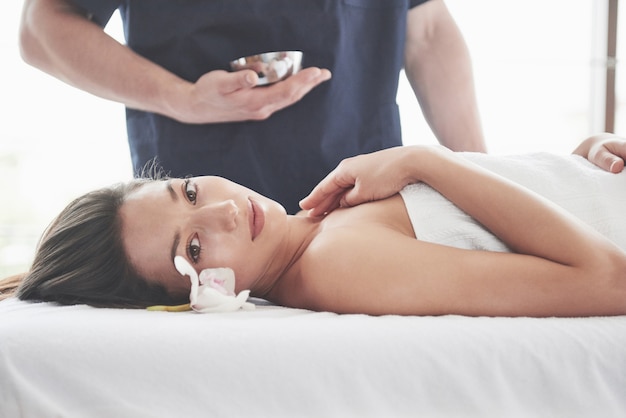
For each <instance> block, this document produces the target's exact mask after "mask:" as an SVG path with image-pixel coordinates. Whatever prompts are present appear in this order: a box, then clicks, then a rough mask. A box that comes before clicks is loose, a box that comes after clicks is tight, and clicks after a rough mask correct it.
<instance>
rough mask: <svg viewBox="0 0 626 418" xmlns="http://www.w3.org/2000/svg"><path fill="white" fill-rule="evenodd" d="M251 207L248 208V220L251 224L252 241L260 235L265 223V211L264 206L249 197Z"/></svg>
mask: <svg viewBox="0 0 626 418" xmlns="http://www.w3.org/2000/svg"><path fill="white" fill-rule="evenodd" d="M248 203H249V209H250V210H248V222H249V224H250V236H251V237H252V241H254V240H255V239H256V237H258V236H259V234H260V233H261V231H262V230H263V226H264V225H265V213H264V212H263V208H262V207H261V206H260V205H259V204H258V203H257V202H255V201H254V200H252V198H248Z"/></svg>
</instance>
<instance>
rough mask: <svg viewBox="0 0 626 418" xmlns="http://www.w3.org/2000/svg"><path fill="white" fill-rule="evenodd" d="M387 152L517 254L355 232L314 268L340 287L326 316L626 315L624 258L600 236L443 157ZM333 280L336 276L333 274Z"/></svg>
mask: <svg viewBox="0 0 626 418" xmlns="http://www.w3.org/2000/svg"><path fill="white" fill-rule="evenodd" d="M387 151H388V152H389V153H399V152H401V153H402V154H399V155H396V156H395V157H397V158H390V159H394V160H395V161H400V163H399V164H400V166H401V167H404V168H405V169H406V170H405V172H406V173H410V174H407V175H408V177H409V179H410V182H418V181H421V182H425V183H427V184H429V185H430V186H431V187H433V188H434V189H436V190H437V191H439V192H440V193H441V194H442V195H444V196H445V197H446V198H448V199H449V200H450V201H452V202H453V203H454V204H455V205H457V206H458V207H459V208H460V209H462V210H463V211H465V212H466V213H468V214H469V215H470V216H472V217H473V218H474V219H476V220H477V221H478V222H480V223H481V224H482V225H483V226H485V227H486V228H487V229H489V230H490V231H491V232H492V233H493V234H494V235H496V236H497V237H498V238H500V239H501V240H502V241H503V242H504V243H505V244H507V245H508V246H509V248H511V249H512V251H513V253H496V252H486V251H468V250H459V249H454V248H450V247H445V246H441V245H436V244H430V243H425V242H420V241H419V240H413V239H411V238H410V237H405V236H403V235H401V234H398V233H395V232H393V233H392V232H390V231H389V230H386V229H384V228H381V227H379V228H378V229H374V228H375V227H374V226H370V227H369V228H370V229H371V230H368V229H366V228H367V227H366V226H364V227H363V228H360V229H358V231H353V232H351V234H353V235H354V236H348V234H344V235H342V236H341V237H333V244H332V245H331V244H329V245H327V246H326V248H332V251H334V252H338V253H337V254H335V255H334V256H333V257H328V260H330V261H329V263H326V264H325V265H323V266H322V265H320V266H319V267H317V268H322V269H324V268H325V269H328V271H326V272H325V274H323V275H322V276H328V277H332V278H333V279H329V280H336V278H337V277H341V278H342V280H341V281H337V282H338V283H334V284H331V283H326V284H325V286H328V287H329V288H330V289H333V290H332V292H331V294H329V295H325V296H324V297H321V298H320V300H323V301H324V303H328V304H329V306H327V307H324V308H325V309H329V308H334V309H335V310H341V309H343V308H344V307H346V306H349V309H353V310H354V311H358V310H359V309H369V310H368V312H369V313H384V312H385V310H387V311H389V310H390V309H392V310H394V312H396V313H405V314H406V313H415V314H427V313H433V314H442V313H461V314H469V315H532V316H545V315H604V314H623V313H626V255H625V254H624V252H623V251H621V250H620V249H619V248H617V247H616V246H615V245H614V244H613V243H611V242H610V241H609V240H607V239H605V238H604V237H603V236H601V235H600V234H599V233H597V232H596V231H595V230H593V229H592V228H590V227H587V226H586V225H584V224H583V223H581V222H580V221H578V220H577V219H576V218H574V217H573V216H571V215H570V214H569V213H567V212H565V211H563V210H561V209H560V208H559V207H557V206H555V205H553V204H552V203H550V202H548V201H546V200H545V199H543V198H542V197H540V196H538V195H536V194H534V193H533V192H531V191H528V190H526V189H524V188H522V187H520V186H519V185H517V184H515V183H512V182H510V181H508V180H506V179H504V178H502V177H499V176H497V175H495V174H493V173H491V172H489V171H487V170H484V169H482V168H480V167H478V166H476V165H474V164H472V163H470V162H469V161H467V160H465V159H463V157H461V156H460V155H456V154H454V153H452V152H450V151H448V150H446V149H444V148H432V147H410V149H404V150H400V149H398V148H396V149H391V150H386V151H385V152H387ZM407 161H411V164H409V163H407ZM408 167H411V168H408ZM355 229H357V228H355ZM418 238H419V237H418ZM321 247H322V248H324V246H321ZM341 248H346V250H345V251H343V252H341ZM321 264H324V263H321ZM311 268H313V269H315V268H316V267H315V266H311ZM305 270H306V269H305ZM336 270H338V273H339V274H331V273H333V271H336ZM344 278H345V280H344ZM322 280H323V279H322ZM321 292H323V289H322V290H321ZM350 292H353V293H354V294H353V295H352V296H351V297H352V298H353V299H352V301H351V302H345V301H342V299H341V297H340V295H343V294H344V293H350ZM361 292H362V294H361ZM368 295H369V296H368ZM343 296H346V297H347V296H348V295H343ZM372 298H374V299H376V300H378V301H379V302H376V303H374V302H372ZM378 303H380V305H377V304H378ZM368 306H369V307H368ZM372 306H374V307H376V309H375V310H372Z"/></svg>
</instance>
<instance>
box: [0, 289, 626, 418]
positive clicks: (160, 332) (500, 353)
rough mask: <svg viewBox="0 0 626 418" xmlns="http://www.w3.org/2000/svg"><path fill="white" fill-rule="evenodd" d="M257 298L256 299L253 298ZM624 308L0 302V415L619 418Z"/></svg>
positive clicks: (625, 391) (624, 366)
mask: <svg viewBox="0 0 626 418" xmlns="http://www.w3.org/2000/svg"><path fill="white" fill-rule="evenodd" d="M257 302H258V301H257ZM625 347H626V316H622V317H597V318H582V319H567V318H547V319H533V318H486V317H479V318H470V317H462V316H441V317H402V316H393V315H389V316H381V317H373V316H367V315H336V314H333V313H327V312H311V311H306V310H298V309H289V308H282V307H275V306H267V305H260V306H257V309H255V310H252V311H238V312H230V313H215V314H210V315H201V314H197V313H194V312H177V313H172V312H149V311H144V310H130V309H129V310H125V309H97V308H91V307H87V306H84V305H79V306H65V307H62V306H56V305H54V304H50V303H29V302H23V301H19V300H17V299H7V300H5V301H3V302H0V416H2V417H17V416H20V417H38V418H46V417H81V418H85V417H87V418H88V417H106V418H109V417H133V418H141V417H165V416H186V417H246V416H250V417H252V416H253V417H273V418H280V417H315V418H319V417H342V418H345V417H416V416H424V417H463V418H467V417H480V418H485V417H569V418H576V417H603V418H611V417H624V416H626V350H625Z"/></svg>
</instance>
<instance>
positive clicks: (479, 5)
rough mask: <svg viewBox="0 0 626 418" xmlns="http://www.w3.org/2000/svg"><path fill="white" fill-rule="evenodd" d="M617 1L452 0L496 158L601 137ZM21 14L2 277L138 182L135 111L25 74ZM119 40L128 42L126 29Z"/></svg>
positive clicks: (8, 52)
mask: <svg viewBox="0 0 626 418" xmlns="http://www.w3.org/2000/svg"><path fill="white" fill-rule="evenodd" d="M605 1H606V0H576V1H571V0H526V1H524V2H518V1H512V0H508V1H502V0H472V1H468V0H447V2H446V3H447V4H448V7H449V8H450V10H451V12H452V14H453V15H454V17H455V19H456V20H457V23H458V24H459V26H460V27H461V30H462V32H463V33H464V35H465V38H466V40H467V42H468V45H469V47H470V52H471V55H472V58H473V62H474V72H475V79H476V89H477V94H478V101H479V108H480V111H481V115H482V120H483V128H484V132H485V135H486V139H487V143H488V147H489V149H490V152H492V153H496V154H506V153H518V152H529V151H537V150H545V151H553V152H564V153H567V152H570V151H571V149H573V147H574V146H575V144H576V143H577V142H578V141H579V140H580V139H582V138H584V137H585V136H587V135H588V134H589V133H591V132H594V131H597V129H594V127H593V122H592V120H593V119H594V117H595V116H594V112H593V108H594V106H592V104H591V103H592V102H593V97H594V94H595V93H594V92H595V90H594V89H597V86H595V83H594V82H593V77H594V74H595V73H596V72H597V70H596V68H597V66H598V65H599V64H598V62H597V60H596V59H595V58H594V57H595V54H596V53H597V49H598V48H597V45H596V43H594V39H595V38H594V37H595V36H596V35H595V32H594V31H595V30H597V27H595V26H594V24H593V21H594V18H593V16H594V13H596V9H597V8H598V5H601V4H604V2H605ZM20 9H21V2H14V1H10V2H7V3H6V4H5V6H4V12H3V13H2V14H1V15H0V55H1V56H2V57H3V60H2V66H1V67H0V68H1V70H0V71H2V79H3V82H4V83H3V93H2V96H3V100H2V106H3V108H2V112H0V115H1V116H0V118H1V121H2V123H1V125H0V126H1V127H2V130H3V132H2V139H1V140H0V196H2V205H1V210H0V277H4V276H6V275H8V274H13V273H16V272H20V271H24V270H25V269H26V268H27V266H28V264H29V262H30V260H31V258H32V254H33V249H34V247H35V245H36V242H37V239H38V238H39V236H40V234H41V232H42V231H43V229H44V228H45V227H46V225H47V224H48V223H49V222H50V220H51V219H52V218H53V217H54V216H55V215H56V214H57V213H58V212H59V211H60V210H61V209H62V208H63V207H64V206H65V205H66V204H67V203H68V202H69V201H70V200H71V199H72V198H74V197H75V196H77V195H79V194H81V193H83V192H85V191H88V190H91V189H93V188H95V187H99V186H102V185H107V184H110V183H112V182H115V181H120V180H125V179H128V178H129V177H130V176H131V165H130V158H129V155H128V146H127V144H126V131H125V121H124V109H123V106H122V105H120V104H117V103H112V102H108V101H105V100H102V99H99V98H96V97H94V96H91V95H89V94H87V93H84V92H81V91H79V90H77V89H74V88H72V87H69V86H67V85H65V84H63V83H61V82H60V81H58V80H56V79H54V78H52V77H50V76H48V75H46V74H44V73H42V72H40V71H38V70H36V69H34V68H31V67H29V66H27V65H26V64H24V63H23V62H22V61H21V59H20V57H19V52H18V47H17V33H18V24H19V17H20V12H21V10H20ZM622 14H623V13H622ZM620 20H621V21H623V22H624V23H623V24H622V25H621V27H623V26H624V24H626V19H624V18H621V19H620ZM107 31H108V32H109V33H110V34H112V35H113V36H115V37H116V38H118V39H121V25H120V24H119V19H113V21H112V23H111V24H110V25H109V27H108V28H107ZM623 48H624V45H622V44H621V43H619V42H618V49H619V50H620V51H621V50H623ZM620 56H624V54H623V53H620V52H619V51H618V57H620ZM623 73H624V71H623V70H622V69H621V67H619V66H618V74H617V77H618V102H619V103H618V116H617V122H616V129H617V130H616V132H617V133H621V132H620V130H622V132H623V131H624V130H626V126H624V123H623V122H622V123H620V122H621V121H623V120H624V112H626V110H625V107H626V106H624V105H623V102H624V100H625V99H624V98H625V97H626V83H625V82H624V80H623V78H624V77H623V75H626V74H623ZM398 103H399V104H400V107H401V111H402V113H401V117H402V123H403V132H404V136H405V142H406V143H408V144H411V143H435V139H434V137H433V136H432V134H431V133H430V130H429V128H428V126H427V125H426V123H425V122H424V121H423V119H422V116H421V113H420V110H419V107H418V106H417V103H416V101H415V98H414V96H413V94H412V92H411V89H410V87H409V85H408V83H407V82H406V80H402V82H401V88H400V91H399V93H398Z"/></svg>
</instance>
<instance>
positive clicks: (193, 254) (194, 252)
mask: <svg viewBox="0 0 626 418" xmlns="http://www.w3.org/2000/svg"><path fill="white" fill-rule="evenodd" d="M201 250H202V249H201V248H200V240H199V239H198V237H194V238H193V239H192V240H191V242H190V243H189V245H188V246H187V253H188V254H189V258H191V260H192V261H193V262H194V263H197V262H198V260H199V259H200V251H201Z"/></svg>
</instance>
